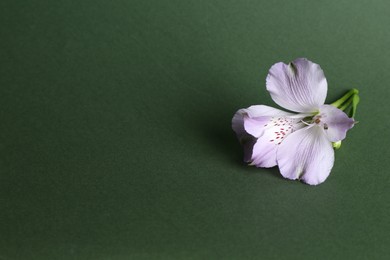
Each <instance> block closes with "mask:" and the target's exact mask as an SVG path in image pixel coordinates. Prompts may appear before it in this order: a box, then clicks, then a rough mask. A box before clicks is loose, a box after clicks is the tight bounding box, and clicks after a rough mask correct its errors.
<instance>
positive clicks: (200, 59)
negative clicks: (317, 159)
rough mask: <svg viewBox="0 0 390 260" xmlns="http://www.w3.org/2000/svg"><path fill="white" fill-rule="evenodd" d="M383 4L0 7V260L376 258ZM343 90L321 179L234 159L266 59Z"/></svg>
mask: <svg viewBox="0 0 390 260" xmlns="http://www.w3.org/2000/svg"><path fill="white" fill-rule="evenodd" d="M389 13H390V4H389V2H388V1H353V0H349V1H321V3H320V2H319V1H309V0H307V1H302V0H295V1H283V2H281V1H280V2H279V1H255V0H253V1H246V0H245V1H227V0H219V1H216V0H215V1H210V0H207V1H206V0H205V1H182V0H170V1H161V0H155V1H133V0H128V1H124V0H122V1H119V0H118V1H103V0H95V1H92V0H88V1H70V0H62V1H49V0H47V1H15V0H2V1H1V2H0V23H1V27H0V28H1V29H0V39H1V40H0V91H1V92H0V121H1V128H0V129H1V130H0V259H7V260H8V259H260V257H263V258H262V259H385V258H386V256H387V257H388V256H389V255H390V237H389V236H390V234H389V233H390V232H389V231H390V220H389V215H390V193H389V184H390V172H389V168H390V161H389V156H390V151H389V149H388V145H389V142H390V137H389V134H390V133H389V127H390V125H389V124H390V123H389V120H390V116H389V114H390V108H389V101H388V99H389V97H390V87H389V85H390V77H389V76H388V74H389V71H390V59H389V57H390V48H389V46H390V31H389V24H390V16H389ZM297 57H307V58H309V59H310V60H313V61H314V62H316V63H318V64H320V65H321V67H322V68H323V70H324V71H325V75H326V77H327V80H328V84H329V91H328V98H327V103H330V102H333V101H334V100H336V99H337V98H339V97H340V96H341V95H342V94H344V93H345V91H346V90H348V89H350V88H358V89H359V90H360V97H361V102H360V105H359V108H358V111H357V117H356V119H357V120H358V121H360V123H359V124H358V125H356V127H355V128H353V129H352V130H351V131H350V132H349V133H348V137H347V139H346V141H345V142H343V145H342V147H341V149H340V150H338V151H337V153H336V163H335V166H334V168H333V171H332V173H331V176H330V177H329V178H328V180H327V181H326V182H325V183H324V184H322V185H320V186H317V187H310V186H308V185H304V184H302V183H300V182H294V181H288V180H285V179H283V178H281V177H280V176H279V171H278V169H277V168H273V169H256V168H253V167H248V166H246V165H244V164H243V163H242V150H241V147H240V146H239V144H238V142H237V140H236V138H235V135H234V133H233V131H232V130H231V126H230V121H231V117H232V116H233V114H234V112H235V111H236V110H237V109H239V108H242V107H247V106H249V105H252V104H266V105H272V106H274V103H273V102H272V100H271V98H270V96H269V94H268V93H267V91H266V89H265V77H266V75H267V72H268V69H269V68H270V67H271V65H272V64H274V63H276V62H279V61H285V62H288V61H290V60H293V59H295V58H297Z"/></svg>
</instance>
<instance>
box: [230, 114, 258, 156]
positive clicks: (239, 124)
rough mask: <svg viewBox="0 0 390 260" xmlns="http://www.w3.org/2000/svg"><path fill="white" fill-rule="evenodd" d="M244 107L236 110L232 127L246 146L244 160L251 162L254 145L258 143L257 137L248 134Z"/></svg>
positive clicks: (244, 146) (243, 145)
mask: <svg viewBox="0 0 390 260" xmlns="http://www.w3.org/2000/svg"><path fill="white" fill-rule="evenodd" d="M244 114H245V111H244V109H240V110H238V111H237V112H236V114H235V115H234V116H233V119H232V128H233V130H234V132H235V133H236V135H237V138H238V140H239V142H240V144H241V145H242V147H243V148H244V161H245V162H250V161H251V157H252V150H253V145H254V144H255V143H256V138H254V137H253V136H252V135H250V134H248V133H247V132H246V131H245V129H244Z"/></svg>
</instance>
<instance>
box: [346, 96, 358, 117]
mask: <svg viewBox="0 0 390 260" xmlns="http://www.w3.org/2000/svg"><path fill="white" fill-rule="evenodd" d="M359 101H360V97H359V96H358V95H354V96H353V97H352V109H351V111H350V114H349V117H355V114H356V108H357V105H358V104H359Z"/></svg>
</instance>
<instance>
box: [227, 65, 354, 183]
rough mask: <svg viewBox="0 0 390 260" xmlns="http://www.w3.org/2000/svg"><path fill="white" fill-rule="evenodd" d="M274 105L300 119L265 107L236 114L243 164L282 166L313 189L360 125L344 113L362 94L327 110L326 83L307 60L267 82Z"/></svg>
mask: <svg viewBox="0 0 390 260" xmlns="http://www.w3.org/2000/svg"><path fill="white" fill-rule="evenodd" d="M266 86H267V90H268V91H269V93H270V94H271V97H272V99H273V100H274V101H275V103H277V104H278V105H280V106H281V107H283V108H285V109H288V110H290V111H294V112H298V114H294V113H290V112H285V111H282V110H279V109H276V108H272V107H269V106H265V105H255V106H251V107H249V108H246V109H240V110H238V111H237V112H236V114H235V115H234V117H233V120H232V127H233V130H234V131H235V132H236V134H237V137H238V138H239V140H240V142H241V144H242V145H243V146H244V160H245V161H246V162H249V163H250V164H251V165H255V166H257V167H273V166H276V165H278V167H279V169H280V173H281V174H282V175H283V176H284V177H285V178H288V179H292V180H295V179H300V180H302V181H304V182H305V183H308V184H310V185H317V184H320V183H322V182H323V181H325V180H326V178H327V177H328V176H329V173H330V171H331V169H332V167H333V163H334V150H333V147H332V144H333V145H334V146H336V147H337V146H339V145H340V141H341V140H343V139H344V138H345V137H346V133H347V131H348V130H349V129H351V128H352V127H353V126H354V124H355V121H354V119H353V118H350V117H348V116H347V114H345V113H344V112H343V110H345V109H346V108H347V106H348V105H350V104H351V103H353V108H352V111H353V114H354V113H355V111H356V105H357V103H358V96H357V93H358V91H357V90H356V89H354V90H351V91H350V92H348V93H347V94H346V95H345V96H344V97H343V98H341V99H340V100H338V101H336V102H335V103H333V104H332V105H324V102H325V98H326V94H327V89H328V85H327V81H326V78H325V76H324V73H323V71H322V69H321V68H320V66H319V65H317V64H315V63H313V62H311V61H309V60H307V59H304V58H300V59H296V60H295V61H293V62H291V63H289V64H284V63H282V62H279V63H276V64H275V65H273V66H272V67H271V69H270V71H269V74H268V76H267V80H266Z"/></svg>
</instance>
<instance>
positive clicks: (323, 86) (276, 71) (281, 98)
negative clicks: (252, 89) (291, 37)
mask: <svg viewBox="0 0 390 260" xmlns="http://www.w3.org/2000/svg"><path fill="white" fill-rule="evenodd" d="M267 90H268V91H269V92H270V94H271V97H272V99H273V100H274V101H275V102H276V103H277V104H278V105H279V106H281V107H284V108H286V109H288V110H291V111H296V112H303V113H311V112H316V111H318V108H319V107H320V106H321V105H323V104H324V102H325V98H326V93H327V90H328V84H327V82H326V78H325V75H324V72H323V71H322V69H321V68H320V66H319V65H318V64H315V63H313V62H311V61H309V60H307V59H305V58H300V59H296V60H295V61H293V62H290V63H289V64H284V63H283V62H279V63H276V64H275V65H273V66H272V67H271V69H270V70H269V73H268V76H267Z"/></svg>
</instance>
